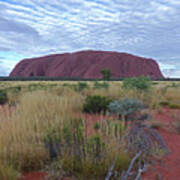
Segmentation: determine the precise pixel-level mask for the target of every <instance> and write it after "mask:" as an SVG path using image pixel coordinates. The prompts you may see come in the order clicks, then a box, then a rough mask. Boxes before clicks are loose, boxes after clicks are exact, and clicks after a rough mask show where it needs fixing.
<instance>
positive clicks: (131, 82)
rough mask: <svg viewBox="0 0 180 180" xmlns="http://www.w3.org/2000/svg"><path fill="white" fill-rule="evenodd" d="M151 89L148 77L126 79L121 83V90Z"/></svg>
mask: <svg viewBox="0 0 180 180" xmlns="http://www.w3.org/2000/svg"><path fill="white" fill-rule="evenodd" d="M150 87H151V80H150V78H148V77H144V76H140V77H133V78H126V79H124V81H123V88H125V89H137V90H143V91H144V90H146V91H147V90H149V89H150Z"/></svg>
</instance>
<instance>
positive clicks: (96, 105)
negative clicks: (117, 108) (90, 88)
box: [83, 95, 112, 114]
mask: <svg viewBox="0 0 180 180" xmlns="http://www.w3.org/2000/svg"><path fill="white" fill-rule="evenodd" d="M111 101H112V100H111V99H108V98H107V97H105V96H99V95H94V96H87V98H86V100H85V104H84V105H83V112H85V113H101V112H103V114H105V113H106V111H107V109H108V105H109V103H110V102H111Z"/></svg>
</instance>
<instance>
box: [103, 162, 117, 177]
mask: <svg viewBox="0 0 180 180" xmlns="http://www.w3.org/2000/svg"><path fill="white" fill-rule="evenodd" d="M116 161H117V159H115V160H114V161H113V163H112V165H111V166H110V168H109V169H108V173H107V176H106V177H105V180H109V179H110V178H111V176H112V174H113V169H114V167H115V165H116Z"/></svg>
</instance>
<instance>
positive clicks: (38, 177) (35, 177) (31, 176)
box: [19, 172, 47, 180]
mask: <svg viewBox="0 0 180 180" xmlns="http://www.w3.org/2000/svg"><path fill="white" fill-rule="evenodd" d="M46 175H47V174H46V173H43V172H31V173H25V174H24V175H23V177H22V178H21V179H19V180H44V177H45V176H46Z"/></svg>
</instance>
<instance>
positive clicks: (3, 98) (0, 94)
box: [0, 90, 8, 105]
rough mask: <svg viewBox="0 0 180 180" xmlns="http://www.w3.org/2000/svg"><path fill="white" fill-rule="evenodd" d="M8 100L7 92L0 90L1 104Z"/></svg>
mask: <svg viewBox="0 0 180 180" xmlns="http://www.w3.org/2000/svg"><path fill="white" fill-rule="evenodd" d="M7 101H8V96H7V92H6V91H3V90H0V104H1V105H3V104H5V103H6V102H7Z"/></svg>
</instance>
